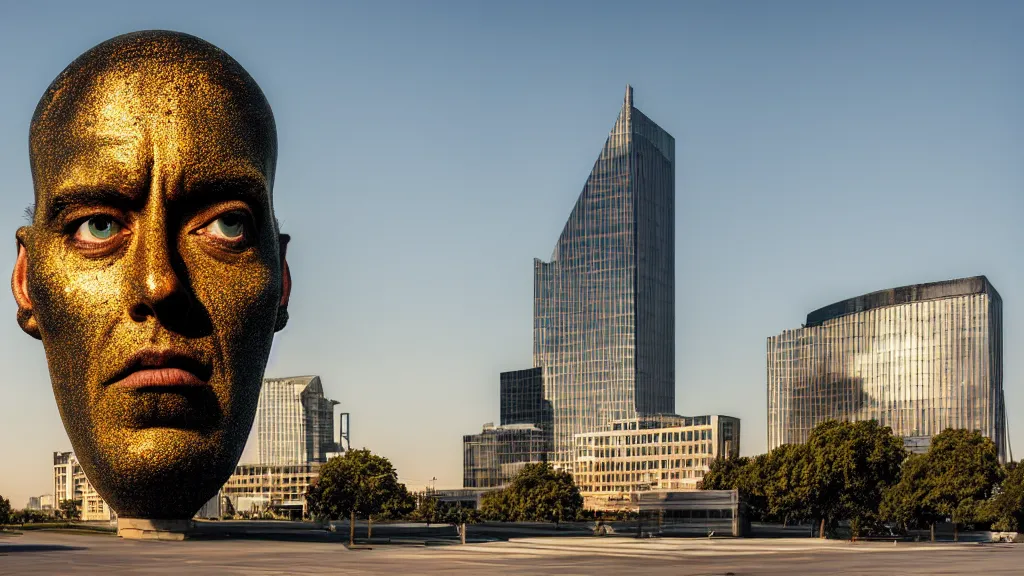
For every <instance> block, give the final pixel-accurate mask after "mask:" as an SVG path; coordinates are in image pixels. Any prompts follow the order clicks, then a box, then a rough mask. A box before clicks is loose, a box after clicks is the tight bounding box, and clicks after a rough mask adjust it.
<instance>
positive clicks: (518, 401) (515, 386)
mask: <svg viewBox="0 0 1024 576" xmlns="http://www.w3.org/2000/svg"><path fill="white" fill-rule="evenodd" d="M500 386H501V390H500V394H501V396H500V402H501V424H502V426H504V425H508V424H534V425H536V426H537V427H538V428H540V429H542V430H551V425H552V415H551V402H548V401H547V400H545V399H544V370H543V369H542V368H528V369H526V370H515V371H513V372H502V373H501V384H500Z"/></svg>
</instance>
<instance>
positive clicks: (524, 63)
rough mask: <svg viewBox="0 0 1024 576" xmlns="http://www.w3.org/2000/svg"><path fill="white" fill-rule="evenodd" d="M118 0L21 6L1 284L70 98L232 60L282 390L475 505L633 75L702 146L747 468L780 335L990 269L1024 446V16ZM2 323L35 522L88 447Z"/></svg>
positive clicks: (681, 173)
mask: <svg viewBox="0 0 1024 576" xmlns="http://www.w3.org/2000/svg"><path fill="white" fill-rule="evenodd" d="M88 4H89V5H88V6H86V5H85V4H79V3H71V2H68V3H54V2H38V3H31V4H30V3H27V2H13V1H12V2H2V3H0V71H2V81H0V173H3V174H4V179H3V182H2V184H0V191H2V194H0V232H2V233H3V234H7V236H6V237H7V241H8V249H7V250H3V251H0V271H8V270H10V269H11V266H12V263H13V257H14V255H15V244H14V230H15V229H16V228H17V226H19V225H20V224H21V223H22V221H23V220H22V213H23V209H24V207H25V206H26V205H27V204H29V203H30V202H31V196H32V185H31V181H30V175H29V166H28V151H27V134H28V123H29V119H30V116H31V114H32V111H33V108H34V106H35V104H36V101H37V100H38V98H39V97H40V95H41V94H42V93H43V91H44V90H45V88H46V86H47V85H48V84H49V82H50V81H51V80H52V79H53V78H54V76H56V75H57V73H59V72H60V71H61V69H62V68H63V67H64V66H65V65H67V64H68V63H69V62H70V61H71V60H72V59H73V58H74V57H76V56H77V55H78V54H80V53H81V52H83V51H84V50H86V49H88V48H89V47H91V46H93V45H94V44H96V43H98V42H101V41H103V40H105V39H107V38H109V37H111V36H114V35H117V34H120V33H124V32H129V31H133V30H139V29H147V28H166V29H173V30H180V31H184V32H189V33H191V34H195V35H198V36H200V37H202V38H205V39H207V40H209V41H211V42H213V43H214V44H217V45H218V46H220V47H221V48H223V49H225V50H227V51H228V52H229V53H230V54H232V55H233V56H234V57H235V58H236V59H238V60H239V61H240V62H241V63H242V65H243V66H245V67H246V68H247V69H248V70H249V72H250V73H251V74H252V75H253V76H254V77H255V78H256V80H257V81H258V82H259V83H260V85H261V86H262V87H263V89H264V91H265V92H266V94H267V96H268V98H269V99H270V102H271V104H272V105H273V107H274V111H275V114H276V117H277V122H278V127H279V131H280V160H279V165H278V176H277V185H276V193H275V195H276V207H277V213H278V216H279V218H280V219H281V221H282V223H283V225H284V228H285V230H286V231H287V232H289V233H291V234H292V235H293V238H294V240H293V243H292V245H291V246H290V254H289V256H290V261H291V266H292V273H293V278H294V291H293V293H292V305H291V323H290V325H289V327H288V328H287V329H285V330H284V331H283V332H282V333H281V334H280V335H279V336H278V337H277V340H276V344H275V348H274V351H273V353H272V356H271V361H270V365H269V368H268V375H271V376H283V375H292V374H307V373H315V374H320V375H321V376H322V377H323V382H324V386H325V388H326V390H327V392H328V394H329V395H330V396H331V397H333V398H335V399H337V400H339V401H341V403H342V404H341V408H343V409H344V410H345V411H349V412H351V413H352V422H353V440H354V443H355V444H356V445H357V446H366V447H368V448H370V449H372V450H374V451H376V452H378V453H380V454H383V455H385V456H388V457H390V458H391V459H392V461H393V462H394V463H395V464H396V466H397V468H398V470H399V473H400V476H401V477H402V479H403V480H404V481H406V482H408V483H409V485H410V486H411V487H413V488H421V487H422V486H424V485H426V484H427V483H428V482H429V480H430V479H431V478H432V477H437V479H438V480H437V483H436V484H437V486H439V487H441V486H459V485H460V484H461V475H462V468H461V466H462V452H461V438H462V435H463V434H467V433H473V432H476V431H478V430H479V429H480V425H481V424H483V423H484V422H487V421H493V420H497V417H498V394H497V391H498V373H499V372H500V371H503V370H511V369H519V368H525V367H529V366H530V365H531V362H532V359H531V346H532V334H531V322H532V320H531V306H532V265H533V264H532V259H533V258H534V257H541V258H547V257H548V256H549V255H550V253H551V249H552V248H553V246H554V244H555V241H556V240H557V237H558V234H559V232H560V231H561V228H562V225H563V224H564V222H565V219H566V218H567V217H568V215H569V211H570V209H571V208H572V205H573V203H574V202H575V200H576V197H577V195H578V194H579V192H580V190H581V188H582V185H583V183H584V180H585V178H586V176H587V174H588V172H589V171H590V168H591V167H592V165H593V162H594V160H595V159H596V157H597V154H598V152H599V151H600V149H601V145H602V144H603V142H604V139H605V137H606V136H607V133H608V131H609V130H610V129H611V127H612V124H613V122H614V120H615V116H616V114H617V112H618V109H619V106H620V104H621V99H622V96H623V91H624V88H625V85H626V83H627V82H628V83H631V84H632V85H633V86H634V88H635V103H636V105H637V107H638V108H640V109H641V110H643V112H644V113H645V114H647V115H648V116H650V117H651V118H653V119H654V120H655V121H656V122H658V123H659V124H660V125H661V126H662V127H664V128H665V129H666V130H668V131H669V132H670V133H672V134H673V135H674V136H675V138H676V151H677V159H676V160H677V168H676V173H677V178H678V181H677V185H676V195H677V197H676V208H677V214H676V219H677V225H676V237H677V243H678V244H677V250H676V258H677V262H676V314H677V319H676V326H677V334H676V347H677V350H676V354H677V362H676V366H677V368H676V374H677V384H676V386H677V396H676V397H677V401H676V405H677V409H678V411H679V412H681V413H684V414H702V413H722V414H729V415H734V416H738V417H740V418H742V419H743V438H742V451H743V453H745V454H753V453H759V452H762V451H764V449H765V420H766V416H765V410H766V408H765V396H766V392H765V338H766V337H767V336H770V335H773V334H776V333H778V332H780V331H782V330H783V329H786V328H795V327H799V326H800V324H801V322H802V321H803V320H804V316H805V315H806V313H807V312H808V311H810V310H812V309H815V308H817V307H819V306H822V305H825V304H829V303H831V302H834V301H837V300H840V299H843V298H847V297H851V296H856V295H858V294H862V293H865V292H869V291H873V290H878V289H882V288H888V287H893V286H898V285H904V284H912V283H918V282H927V281H934V280H943V279H948V278H954V277H961V276H969V275H974V274H986V275H988V277H989V279H990V280H991V281H992V282H993V283H994V284H995V286H996V288H997V289H998V290H999V291H1000V292H1001V294H1002V296H1003V299H1004V302H1005V324H1006V331H1005V356H1006V360H1005V386H1006V402H1007V408H1008V412H1009V420H1010V426H1011V437H1012V439H1013V444H1014V446H1015V447H1016V448H1017V451H1018V452H1019V453H1024V419H1022V418H1020V417H1019V415H1020V414H1021V413H1022V408H1024V392H1022V391H1021V384H1022V379H1024V360H1021V357H1022V355H1021V353H1020V352H1021V347H1022V345H1024V256H1022V255H1021V253H1022V251H1024V228H1022V226H1021V218H1022V215H1024V108H1022V105H1024V65H1022V59H1024V35H1021V34H1020V23H1021V22H1024V4H1021V3H1019V2H998V1H988V2H981V3H971V2H926V1H921V2H857V3H839V2H782V1H777V2H755V1H747V2H738V1H737V2H707V1H704V2H663V3H653V2H646V3H645V2H628V3H627V2H614V3H612V2H607V3H605V2H582V1H581V2H569V1H563V2H536V3H527V2H517V3H515V5H514V6H513V5H512V3H498V2H486V1H483V0H481V1H478V2H443V1H435V2H407V3H398V2H384V1H374V2H364V3H341V2H338V3H327V2H324V3H302V2H288V3H285V2H275V3H270V2H267V3H254V2H244V3H243V2H239V3H228V2H211V1H209V0H206V1H203V2H174V3H170V2H166V3H148V2H147V3H141V2H117V3H115V2H90V3H88ZM4 273H7V272H4ZM5 294H9V293H7V292H5ZM0 300H2V301H3V302H5V303H6V304H5V305H4V307H2V309H3V310H6V315H7V316H6V321H5V322H0V362H2V365H3V366H4V369H5V370H4V372H5V374H4V378H3V383H2V384H0V494H3V495H4V496H6V497H9V498H10V499H11V500H12V504H13V505H14V506H16V507H21V506H24V505H25V502H26V499H27V498H28V496H30V495H32V494H41V493H46V492H50V491H51V490H52V489H51V487H50V486H51V483H52V480H51V476H52V475H51V470H50V465H51V460H50V457H51V455H50V453H51V452H52V451H54V450H66V449H69V448H70V443H69V442H68V440H67V437H66V435H65V433H64V429H63V427H62V425H61V422H60V418H59V416H58V413H57V408H56V405H55V403H54V400H53V397H52V392H51V390H50V384H49V379H48V376H47V372H46V368H45V359H44V356H43V350H42V346H41V345H40V344H39V342H37V341H35V340H32V339H30V338H29V337H28V336H26V335H24V334H23V333H21V331H20V330H19V329H18V328H17V325H16V323H15V314H14V313H15V305H14V300H13V298H12V297H11V296H10V295H6V296H2V295H0Z"/></svg>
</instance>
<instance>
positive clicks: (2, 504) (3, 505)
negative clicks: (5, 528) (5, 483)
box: [0, 496, 11, 524]
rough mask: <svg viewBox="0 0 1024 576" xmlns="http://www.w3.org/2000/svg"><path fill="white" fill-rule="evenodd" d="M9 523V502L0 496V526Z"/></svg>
mask: <svg viewBox="0 0 1024 576" xmlns="http://www.w3.org/2000/svg"><path fill="white" fill-rule="evenodd" d="M10 521H11V502H10V500H8V499H7V498H4V497H3V496H0V524H8V523H10Z"/></svg>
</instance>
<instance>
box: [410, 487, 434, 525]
mask: <svg viewBox="0 0 1024 576" xmlns="http://www.w3.org/2000/svg"><path fill="white" fill-rule="evenodd" d="M413 517H414V518H416V519H417V520H419V521H420V522H426V523H427V526H430V525H431V524H436V523H437V522H438V520H439V519H440V516H439V514H438V505H437V498H434V497H433V496H431V495H429V494H420V495H419V497H418V498H417V502H416V511H415V512H414V514H413Z"/></svg>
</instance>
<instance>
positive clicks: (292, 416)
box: [255, 376, 338, 465]
mask: <svg viewBox="0 0 1024 576" xmlns="http://www.w3.org/2000/svg"><path fill="white" fill-rule="evenodd" d="M337 404H338V403H337V402H335V401H334V400H329V399H327V398H324V389H323V385H322V384H321V383H320V377H319V376H297V377H294V378H267V379H265V380H264V381H263V388H262V389H261V390H260V398H259V403H258V404H257V406H256V423H255V426H256V439H257V443H258V448H259V462H258V463H259V464H263V465H285V464H305V463H308V462H324V461H326V460H327V457H328V454H330V453H333V452H336V451H337V450H338V447H337V444H336V443H335V442H334V407H335V406H336V405H337Z"/></svg>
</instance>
